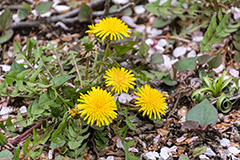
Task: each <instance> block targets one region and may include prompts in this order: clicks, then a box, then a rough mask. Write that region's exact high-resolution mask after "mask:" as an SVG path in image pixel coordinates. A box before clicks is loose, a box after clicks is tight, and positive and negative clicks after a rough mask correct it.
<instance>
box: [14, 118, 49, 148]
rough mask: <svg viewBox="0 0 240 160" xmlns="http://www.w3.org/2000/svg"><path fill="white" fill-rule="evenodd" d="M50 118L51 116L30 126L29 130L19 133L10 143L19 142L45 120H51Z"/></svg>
mask: <svg viewBox="0 0 240 160" xmlns="http://www.w3.org/2000/svg"><path fill="white" fill-rule="evenodd" d="M50 119H51V117H48V118H46V119H44V120H42V121H40V122H39V123H38V124H35V125H34V126H32V127H31V128H29V129H28V130H26V131H25V132H24V133H23V134H21V135H19V136H18V137H16V138H15V139H13V140H10V143H11V144H14V143H17V142H19V141H20V140H21V139H22V138H23V137H26V136H28V134H30V133H31V132H32V131H33V129H35V128H38V127H40V126H41V125H42V124H43V123H44V122H45V121H47V120H50Z"/></svg>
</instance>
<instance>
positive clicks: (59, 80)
mask: <svg viewBox="0 0 240 160" xmlns="http://www.w3.org/2000/svg"><path fill="white" fill-rule="evenodd" d="M73 77H75V76H74V75H64V76H60V77H56V78H54V79H52V80H51V81H50V83H51V84H53V86H54V87H59V86H61V85H62V84H63V83H65V82H67V81H68V80H69V79H71V78H73Z"/></svg>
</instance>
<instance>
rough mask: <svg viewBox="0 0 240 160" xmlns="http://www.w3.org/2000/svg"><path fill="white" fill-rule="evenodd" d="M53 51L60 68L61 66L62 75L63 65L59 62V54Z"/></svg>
mask: <svg viewBox="0 0 240 160" xmlns="http://www.w3.org/2000/svg"><path fill="white" fill-rule="evenodd" d="M54 53H55V55H56V57H57V61H58V64H59V66H60V68H61V72H62V75H64V69H63V65H62V62H61V60H60V58H59V56H58V52H54Z"/></svg>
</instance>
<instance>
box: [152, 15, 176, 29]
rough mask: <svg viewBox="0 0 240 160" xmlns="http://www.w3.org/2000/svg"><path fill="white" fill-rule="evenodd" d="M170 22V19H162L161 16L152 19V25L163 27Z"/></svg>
mask: <svg viewBox="0 0 240 160" xmlns="http://www.w3.org/2000/svg"><path fill="white" fill-rule="evenodd" d="M171 22H172V20H171V19H163V18H161V17H158V18H156V19H155V20H154V22H153V27H156V28H163V27H165V26H167V25H169V24H170V23H171Z"/></svg>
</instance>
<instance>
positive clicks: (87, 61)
mask: <svg viewBox="0 0 240 160" xmlns="http://www.w3.org/2000/svg"><path fill="white" fill-rule="evenodd" d="M89 59H90V58H89V57H87V60H86V63H87V64H86V73H85V80H87V79H88V70H89Z"/></svg>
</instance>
